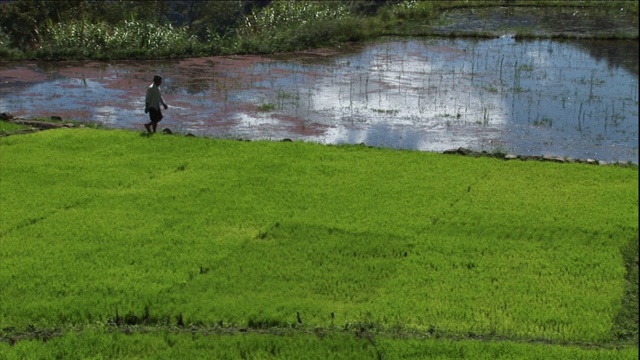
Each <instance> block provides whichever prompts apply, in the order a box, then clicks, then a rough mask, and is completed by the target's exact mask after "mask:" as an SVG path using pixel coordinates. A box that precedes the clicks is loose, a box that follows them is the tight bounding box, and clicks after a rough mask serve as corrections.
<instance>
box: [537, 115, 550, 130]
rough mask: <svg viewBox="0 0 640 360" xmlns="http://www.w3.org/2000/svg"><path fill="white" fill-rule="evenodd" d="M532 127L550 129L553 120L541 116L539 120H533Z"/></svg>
mask: <svg viewBox="0 0 640 360" xmlns="http://www.w3.org/2000/svg"><path fill="white" fill-rule="evenodd" d="M533 126H541V127H551V126H553V120H551V119H550V118H548V117H546V116H543V117H542V119H540V120H534V121H533Z"/></svg>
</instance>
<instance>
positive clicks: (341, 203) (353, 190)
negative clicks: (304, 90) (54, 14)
mask: <svg viewBox="0 0 640 360" xmlns="http://www.w3.org/2000/svg"><path fill="white" fill-rule="evenodd" d="M637 183H638V171H637V169H627V168H617V167H599V166H589V165H581V164H552V163H540V162H517V161H510V162H505V161H501V160H496V159H489V158H479V159H472V158H465V157H459V156H445V155H440V154H432V153H421V152H414V151H397V150H385V149H371V148H367V147H364V146H338V147H336V146H321V145H316V144H306V143H298V142H293V143H272V142H239V141H233V140H212V139H201V138H189V137H180V136H162V135H157V136H153V137H151V138H147V137H144V136H139V134H137V133H132V132H128V131H121V130H109V131H106V130H91V129H71V130H68V129H67V130H63V129H61V130H55V131H54V130H52V131H46V132H39V133H35V134H31V135H22V136H11V137H6V138H2V139H0V218H1V219H2V221H1V222H0V259H1V262H2V267H0V288H1V289H3V291H2V292H0V329H3V328H14V329H27V328H28V326H29V325H31V328H36V329H39V328H65V327H78V326H82V325H83V324H94V323H97V324H104V323H107V322H112V321H116V320H118V319H122V318H125V317H127V316H128V317H127V319H128V320H127V321H130V322H133V323H140V322H146V323H148V324H158V325H163V324H164V325H167V324H171V325H176V323H177V319H178V317H180V318H182V319H183V321H184V323H185V325H186V326H190V325H194V326H197V327H198V326H211V325H216V326H222V327H250V328H253V329H261V328H263V329H271V328H274V327H279V328H303V329H304V328H308V329H311V328H314V327H320V328H324V329H347V330H348V331H350V330H352V329H360V328H364V329H367V330H369V331H373V332H376V333H382V334H389V333H404V332H412V333H413V332H415V333H423V334H424V333H430V334H437V335H438V336H442V337H444V338H450V339H451V338H459V337H477V336H480V337H483V338H490V339H511V340H522V341H540V340H544V341H550V342H552V343H563V342H570V343H579V344H589V343H599V344H607V343H609V342H611V341H614V340H617V339H615V337H614V335H613V334H614V331H613V329H614V327H615V322H616V320H615V319H616V317H617V316H619V314H620V313H621V308H622V303H623V294H624V293H625V264H624V259H623V256H622V252H621V249H622V248H623V247H625V246H627V244H628V243H629V241H630V240H631V239H633V238H635V237H636V236H637V231H638V222H637V218H638V187H637ZM636 279H637V275H636ZM636 289H637V286H636ZM636 304H637V298H636ZM116 312H117V314H118V318H116ZM296 313H299V314H300V320H301V321H302V325H300V324H298V319H297V315H296ZM332 314H333V316H332ZM636 314H637V312H636ZM636 318H637V315H636ZM636 327H637V320H636ZM636 334H637V332H636ZM69 336H71V335H69ZM139 336H141V337H142V338H144V336H142V335H139ZM66 338H67V337H66V336H65V337H64V339H66ZM72 338H73V336H72ZM64 339H61V340H59V341H66V340H64ZM74 339H75V338H74ZM234 339H235V338H232V340H229V341H239V340H234ZM101 341H108V340H101ZM118 341H119V340H118ZM140 341H142V340H140ZM149 341H150V342H153V341H156V340H149ZM265 341H266V340H265ZM305 341H306V340H305ZM349 341H353V339H351V340H349ZM143 342H144V341H143ZM401 343H403V342H401ZM471 343H472V344H473V342H471ZM392 344H393V342H391V343H390V345H389V346H400V345H392ZM407 344H410V342H409V343H407ZM457 344H458V343H454V344H453V345H452V346H467V345H457ZM22 346H36V347H38V346H37V345H28V343H25V345H22ZM123 346H124V345H123ZM131 346H133V345H131ZM144 346H152V345H149V344H145V345H144ZM337 346H340V345H337ZM408 346H409V345H408ZM416 346H418V345H416ZM443 346H444V345H443ZM469 346H471V345H469ZM478 346H480V347H483V346H485V345H478ZM491 346H494V345H491ZM495 346H498V347H499V346H500V345H495ZM531 346H533V345H531ZM539 346H542V347H544V348H549V347H548V346H544V345H539ZM16 349H17V348H16ZM43 351H47V350H46V349H43ZM132 351H133V350H132ZM416 351H422V350H416ZM509 351H512V350H509ZM513 351H516V350H513ZM544 351H546V350H544ZM553 351H556V350H553ZM557 351H564V350H557ZM567 351H568V350H567ZM516 352H517V351H516ZM604 353H605V354H606V356H605V358H616V356H618V355H615V354H618V353H617V352H611V351H610V352H606V351H605V352H604ZM631 353H632V355H633V354H635V356H636V357H637V345H635V347H634V348H633V349H632V351H631ZM589 354H593V353H589ZM625 354H627V355H628V353H625ZM589 356H591V355H589ZM597 356H600V355H597ZM436 358H437V357H436ZM441 358H444V359H446V358H449V357H446V356H445V355H442V357H441ZM469 358H471V357H469ZM549 358H553V357H549ZM576 358H580V357H579V356H577V355H576ZM585 358H591V357H585ZM596 358H598V357H596ZM624 358H629V357H628V356H626V355H625V356H624Z"/></svg>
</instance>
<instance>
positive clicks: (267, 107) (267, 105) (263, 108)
mask: <svg viewBox="0 0 640 360" xmlns="http://www.w3.org/2000/svg"><path fill="white" fill-rule="evenodd" d="M275 109H276V104H274V103H264V104H260V105H258V110H259V111H264V112H268V111H273V110H275Z"/></svg>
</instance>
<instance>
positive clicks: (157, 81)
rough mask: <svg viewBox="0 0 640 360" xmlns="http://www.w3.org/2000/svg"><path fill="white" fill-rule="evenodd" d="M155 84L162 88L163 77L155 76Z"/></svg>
mask: <svg viewBox="0 0 640 360" xmlns="http://www.w3.org/2000/svg"><path fill="white" fill-rule="evenodd" d="M153 83H154V84H155V85H156V86H160V84H162V76H160V75H155V76H154V77H153Z"/></svg>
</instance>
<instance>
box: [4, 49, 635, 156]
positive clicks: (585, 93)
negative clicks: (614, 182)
mask: <svg viewBox="0 0 640 360" xmlns="http://www.w3.org/2000/svg"><path fill="white" fill-rule="evenodd" d="M155 73H160V74H162V75H163V76H164V77H165V82H164V84H163V86H162V91H163V93H164V96H165V100H166V101H167V102H168V103H169V104H170V108H169V110H167V111H165V120H163V122H162V123H161V127H162V128H164V127H169V128H171V129H173V130H174V131H179V132H183V133H187V132H189V133H193V134H197V135H205V136H217V137H234V138H243V139H273V140H280V139H284V138H289V139H294V140H304V141H313V142H319V143H325V144H340V143H365V144H367V145H371V146H380V147H391V148H402V149H416V150H425V151H443V150H446V149H450V148H456V147H467V148H472V149H475V150H486V151H496V150H500V151H507V152H511V153H515V154H522V155H559V156H569V157H575V158H595V159H599V160H606V161H632V162H634V163H638V42H637V41H587V40H582V41H577V40H573V41H552V40H516V39H514V38H512V37H510V36H502V37H500V38H494V39H448V38H447V39H437V38H436V39H433V38H432V39H416V38H411V39H385V40H383V41H377V42H373V43H368V44H360V45H358V46H353V47H342V48H336V49H325V50H315V51H309V52H303V53H298V54H289V55H280V56H269V57H260V56H229V57H211V58H199V59H187V60H180V61H177V60H174V61H145V62H140V61H115V62H110V63H103V62H55V63H25V62H22V63H0V112H10V113H13V114H15V115H18V116H24V117H36V116H44V117H48V116H50V115H57V116H61V117H63V118H66V119H79V120H88V121H95V122H100V123H104V124H106V125H107V126H111V127H119V128H128V129H140V130H142V129H143V127H142V124H143V123H144V122H145V121H146V115H145V114H144V113H143V107H144V104H143V102H144V92H145V88H146V87H147V86H148V85H149V82H150V79H151V78H152V76H153V74H155Z"/></svg>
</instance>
